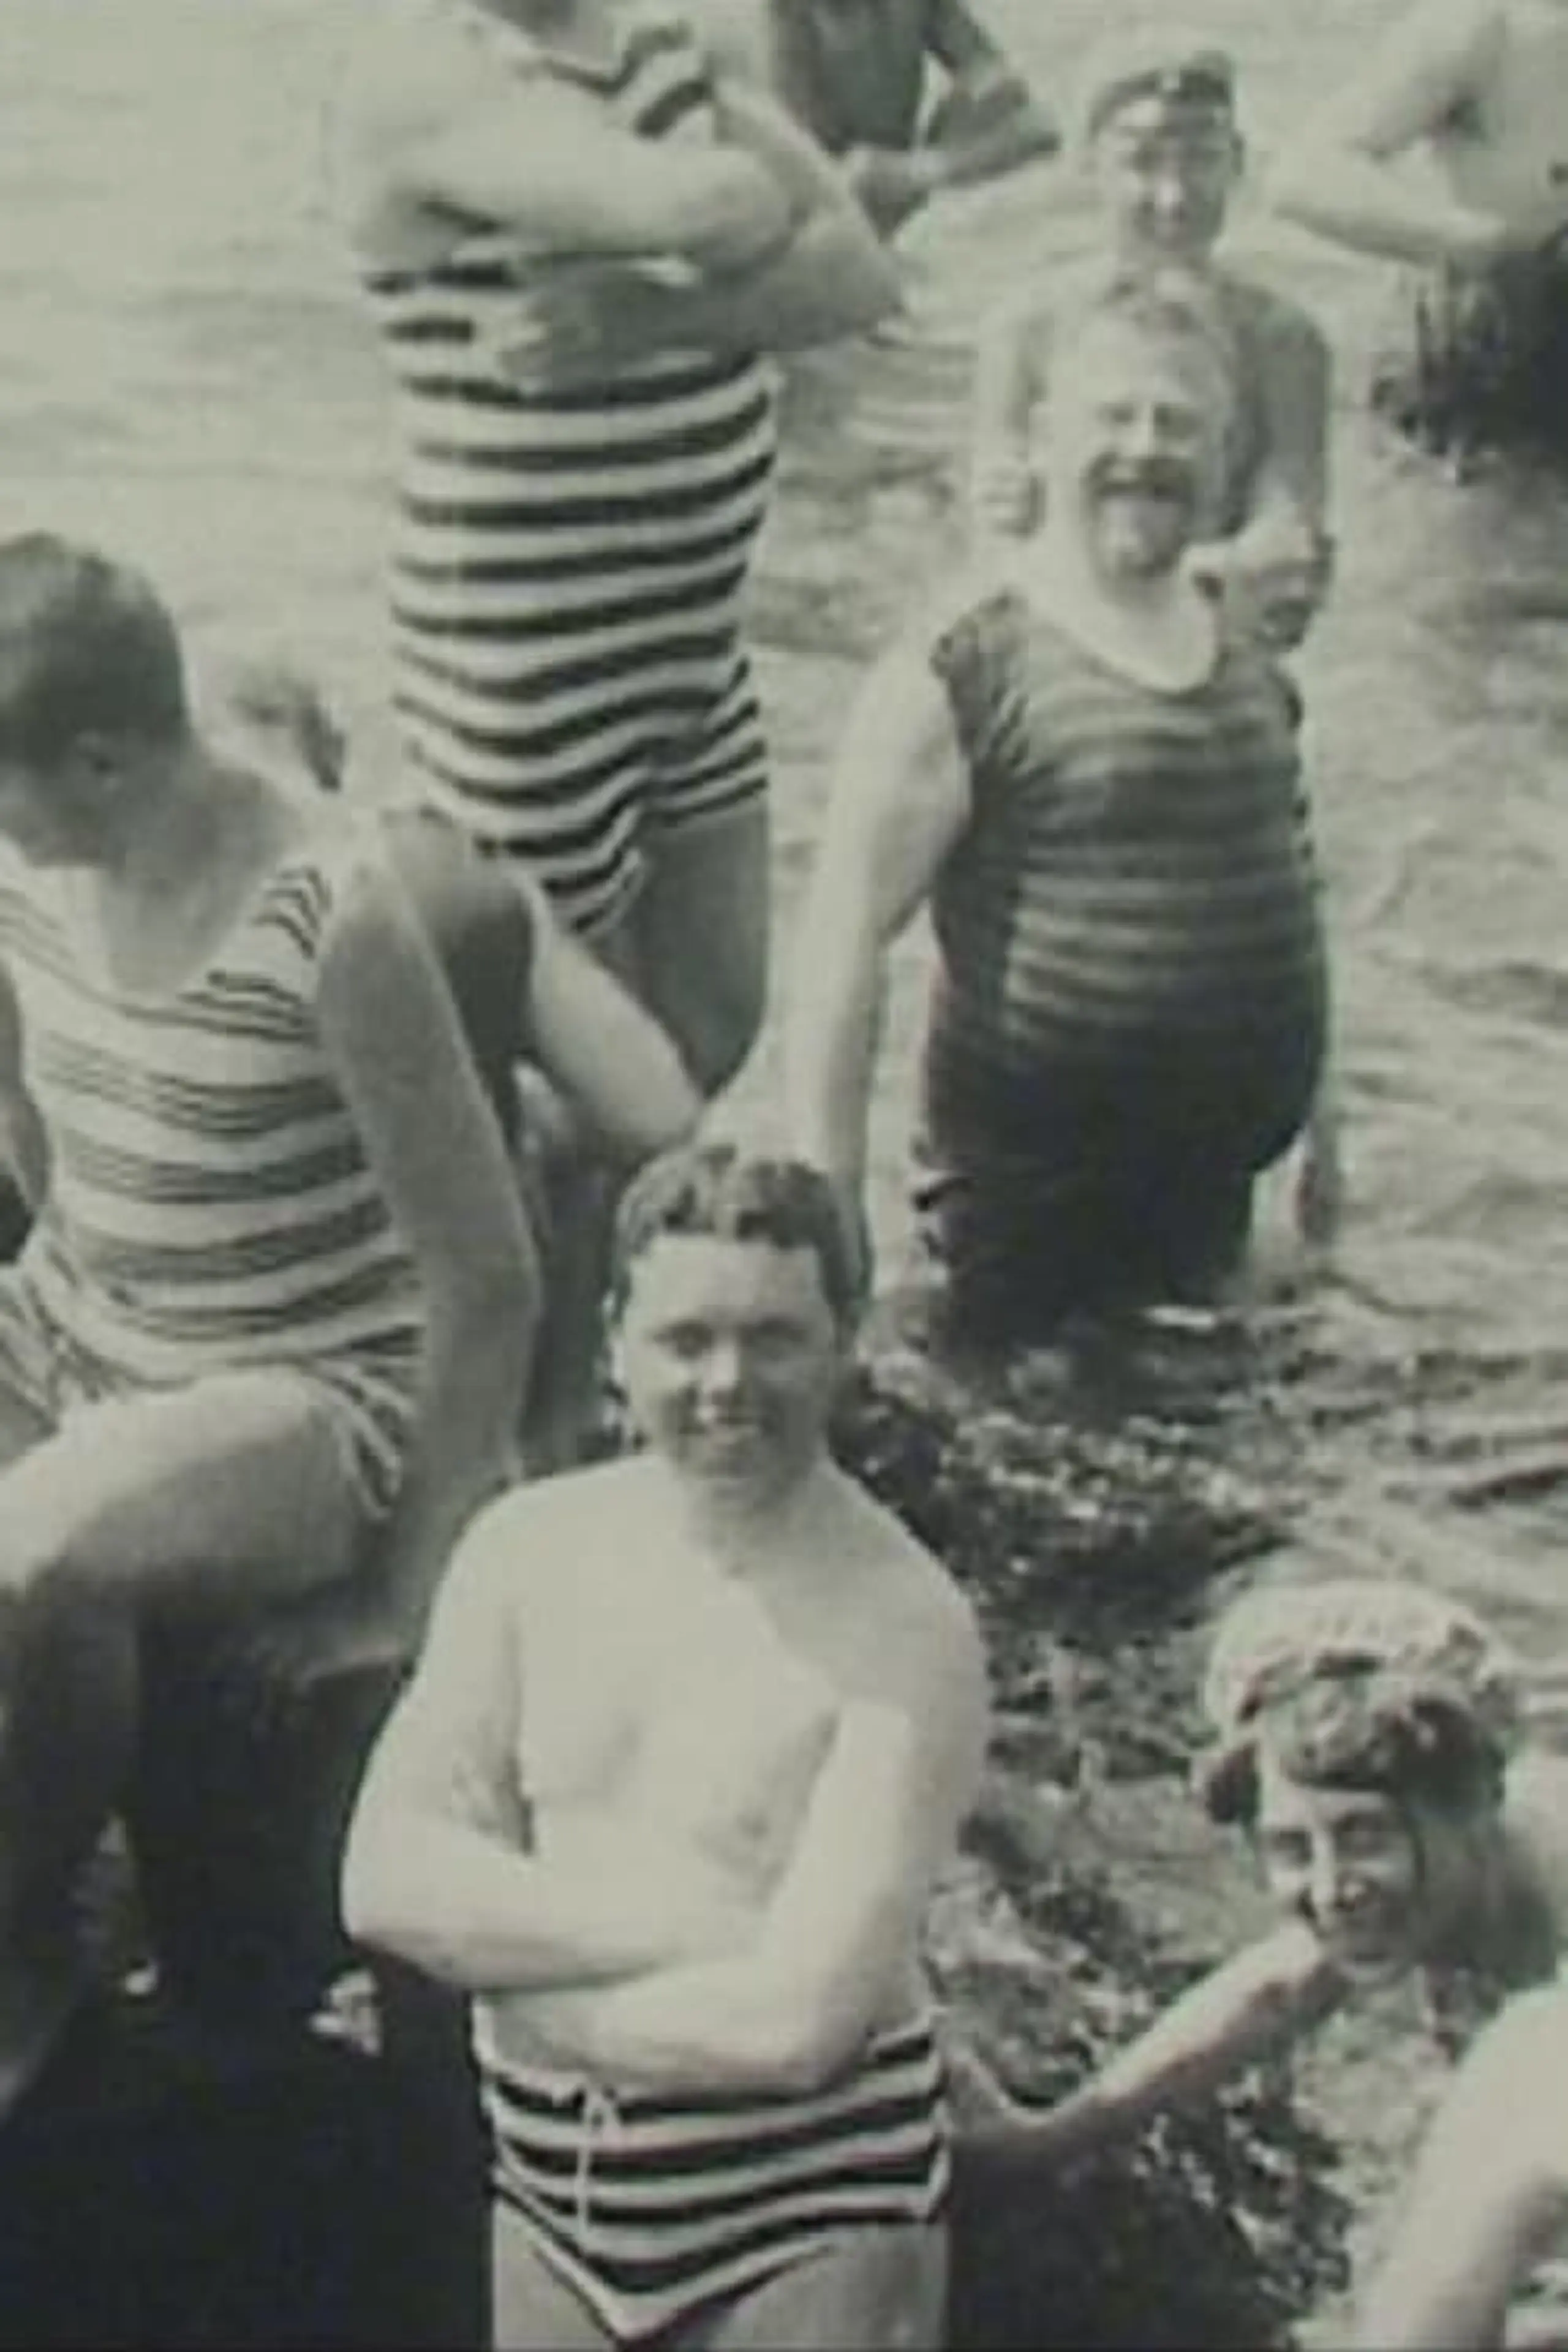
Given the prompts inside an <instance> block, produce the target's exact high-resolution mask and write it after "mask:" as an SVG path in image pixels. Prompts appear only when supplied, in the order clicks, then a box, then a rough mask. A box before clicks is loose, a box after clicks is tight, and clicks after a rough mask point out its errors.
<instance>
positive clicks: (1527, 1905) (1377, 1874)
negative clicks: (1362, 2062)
mask: <svg viewBox="0 0 1568 2352" xmlns="http://www.w3.org/2000/svg"><path fill="white" fill-rule="evenodd" d="M1204 1703H1205V1711H1206V1713H1207V1715H1208V1717H1209V1719H1210V1721H1211V1722H1212V1724H1213V1726H1214V1729H1215V1746H1214V1748H1213V1750H1212V1752H1211V1753H1210V1755H1209V1756H1208V1757H1207V1759H1205V1763H1204V1765H1203V1768H1202V1776H1201V1777H1202V1786H1203V1789H1204V1793H1205V1800H1206V1802H1207V1805H1208V1809H1209V1811H1210V1812H1211V1813H1212V1814H1213V1815H1214V1816H1215V1819H1216V1820H1219V1821H1223V1822H1234V1823H1237V1825H1238V1826H1240V1827H1241V1828H1243V1829H1244V1830H1245V1831H1246V1832H1247V1836H1248V1838H1249V1839H1250V1841H1251V1843H1252V1847H1253V1850H1254V1852H1255V1853H1256V1855H1257V1857H1258V1866H1259V1868H1260V1870H1261V1872H1262V1874H1263V1878H1264V1881H1265V1884H1266V1885H1267V1886H1268V1890H1269V1892H1270V1893H1271V1895H1273V1896H1274V1898H1275V1900H1276V1902H1277V1904H1278V1906H1279V1913H1280V1922H1279V1926H1278V1927H1276V1928H1275V1929H1273V1930H1272V1932H1270V1933H1269V1934H1268V1935H1267V1936H1266V1937H1264V1938H1263V1939H1262V1940H1261V1941H1259V1942H1258V1943H1256V1944H1254V1945H1251V1946H1249V1947H1247V1948H1246V1949H1245V1950H1243V1951H1241V1952H1239V1953H1237V1955H1236V1956H1235V1958H1232V1959H1230V1960H1227V1961H1226V1962H1224V1963H1223V1964H1222V1965H1221V1966H1220V1967H1219V1968H1218V1969H1216V1970H1215V1972H1214V1973H1213V1974H1212V1975H1211V1976H1209V1977H1207V1978H1205V1979H1203V1980H1202V1981H1201V1982H1200V1983H1198V1984H1197V1985H1195V1986H1194V1987H1193V1988H1192V1989H1191V1990H1189V1991H1188V1992H1186V1993H1184V1994H1183V1995H1182V1996H1181V1997H1180V1998H1179V1999H1178V2000H1176V2001H1175V2002H1173V2005H1172V2006H1171V2008H1170V2009H1168V2010H1167V2011H1165V2013H1164V2014H1163V2016H1162V2017H1160V2018H1159V2019H1157V2020H1156V2021H1155V2022H1154V2024H1153V2025H1152V2026H1151V2027H1150V2029H1149V2030H1148V2032H1146V2033H1144V2034H1142V2036H1141V2037H1140V2038H1139V2039H1138V2040H1137V2041H1136V2042H1133V2043H1132V2044H1131V2047H1130V2048H1128V2049H1127V2050H1126V2051H1124V2052H1122V2053H1121V2055H1120V2056H1119V2057H1117V2058H1115V2059H1113V2060H1111V2062H1110V2063H1109V2064H1108V2065H1107V2066H1106V2067H1105V2068H1104V2069H1103V2070H1102V2071H1101V2073H1100V2074H1099V2075H1098V2076H1097V2077H1096V2078H1095V2079H1094V2080H1093V2081H1091V2082H1090V2083H1089V2084H1087V2085H1086V2086H1085V2087H1084V2088H1083V2089H1081V2090H1079V2091H1078V2092H1075V2093H1074V2094H1072V2095H1070V2096H1069V2097H1068V2098H1067V2099H1066V2100H1064V2101H1062V2102H1061V2103H1060V2104H1059V2105H1058V2106H1056V2107H1054V2108H1052V2109H1050V2110H1048V2111H1047V2112H1045V2113H1031V2111H1029V2110H1027V2109H1026V2108H1023V2107H1021V2106H1018V2105H1016V2104H1015V2105H1012V2108H1011V2112H1010V2114H994V2115H993V2116H992V2117H991V2118H990V2119H989V2120H987V2121H984V2122H981V2123H977V2124H976V2125H975V2126H973V2131H972V2133H971V2134H970V2138H971V2140H972V2142H973V2147H974V2148H975V2151H976V2155H977V2158H978V2160H980V2161H982V2162H991V2163H994V2164H998V2165H1000V2166H1002V2167H1003V2168H1005V2169H1007V2170H1012V2169H1014V2168H1028V2167H1030V2166H1033V2165H1036V2164H1038V2165H1039V2166H1041V2167H1042V2168H1043V2169H1045V2170H1046V2171H1047V2172H1048V2171H1050V2170H1051V2169H1053V2168H1060V2167H1062V2166H1068V2165H1073V2164H1078V2163H1080V2162H1082V2161H1084V2160H1086V2159H1089V2158H1092V2157H1093V2156H1094V2155H1095V2154H1096V2153H1098V2152H1100V2151H1102V2150H1104V2149H1106V2148H1108V2147H1113V2146H1115V2145H1117V2144H1118V2143H1120V2142H1122V2141H1124V2140H1126V2139H1127V2138H1129V2137H1131V2135H1133V2134H1134V2133H1136V2132H1137V2131H1138V2130H1139V2129H1140V2127H1141V2126H1142V2125H1143V2124H1144V2123H1145V2122H1146V2121H1147V2120H1148V2119H1149V2118H1150V2117H1151V2116H1153V2115H1154V2114H1156V2113H1157V2112H1158V2111H1159V2110H1160V2109H1161V2108H1163V2107H1165V2106H1168V2105H1173V2104H1175V2103H1177V2102H1181V2101H1185V2100H1190V2099H1194V2098H1199V2097H1202V2096H1204V2095H1205V2094H1206V2093H1208V2092H1210V2091H1212V2090H1213V2089H1214V2088H1215V2087H1216V2085H1217V2084H1220V2083H1221V2082H1223V2081H1224V2080H1225V2079H1226V2077H1227V2076H1228V2075H1230V2074H1233V2073H1235V2072H1237V2070H1238V2069H1240V2068H1241V2067H1243V2066H1245V2065H1247V2064H1248V2063H1252V2062H1253V2061H1255V2060H1257V2059H1259V2058H1261V2057H1263V2056H1265V2055H1267V2054H1268V2053H1269V2052H1271V2051H1276V2050H1279V2049H1280V2048H1283V2047H1287V2046H1289V2044H1290V2043H1291V2042H1294V2041H1295V2040H1297V2039H1299V2038H1300V2037H1301V2036H1303V2035H1306V2034H1308V2033H1310V2032H1313V2031H1314V2030H1315V2029H1316V2028H1317V2027H1318V2026H1319V2025H1320V2024H1321V2023H1322V2022H1323V2021H1325V2020H1326V2019H1327V2018H1328V2017H1329V2016H1331V2014H1332V2013H1333V2012H1334V2011H1336V2010H1338V2009H1339V2008H1341V2007H1342V2005H1343V2004H1345V2003H1346V2002H1348V2001H1352V2000H1355V1999H1356V1998H1357V1996H1358V1994H1363V1993H1364V1992H1366V1991H1369V1990H1372V1989H1373V1988H1375V1987H1377V1986H1379V1985H1381V1984H1384V1983H1385V1982H1387V1981H1388V1980H1389V1979H1394V1978H1395V1977H1398V1976H1400V1975H1403V1974H1405V1972H1407V1971H1409V1970H1412V1969H1414V1970H1416V1971H1418V1972H1419V1974H1420V1977H1421V1979H1422V1980H1423V1983H1424V1986H1425V1988H1426V1994H1427V2000H1428V2006H1429V2011H1430V2015H1431V2020H1432V2024H1433V2028H1434V2031H1435V2032H1436V2033H1437V2035H1438V2037H1439V2039H1440V2040H1441V2042H1443V2045H1444V2047H1445V2048H1446V2049H1447V2050H1448V2051H1450V2052H1451V2053H1459V2052H1461V2051H1464V2050H1466V2049H1467V2047H1468V2055H1466V2056H1465V2057H1464V2060H1463V2063H1462V2064H1461V2065H1460V2067H1459V2070H1458V2074H1456V2076H1455V2077H1454V2080H1453V2083H1452V2085H1451V2088H1450V2090H1449V2092H1448V2095H1447V2098H1446V2099H1445V2101H1444V2103H1443V2105H1442V2108H1441V2110H1440V2112H1439V2114H1438V2116H1437V2118H1436V2123H1435V2124H1434V2126H1432V2130H1431V2134H1430V2137H1429V2138H1428V2140H1427V2142H1426V2147H1425V2148H1424V2150H1423V2152H1422V2154H1421V2156H1420V2158H1419V2160H1418V2163H1417V2166H1416V2172H1415V2187H1414V2192H1413V2194H1412V2196H1411V2198H1410V2199H1409V2200H1408V2203H1407V2205H1406V2208H1405V2212H1404V2215H1403V2218H1402V2221H1401V2222H1400V2224H1399V2226H1398V2228H1397V2229H1396V2231H1395V2234H1394V2241H1393V2243H1392V2245H1391V2247H1390V2248H1389V2250H1388V2252H1386V2254H1385V2256H1384V2261H1383V2263H1382V2265H1381V2267H1380V2268H1379V2270H1378V2272H1377V2274H1376V2275H1375V2276H1374V2277H1373V2280H1372V2282H1371V2283H1370V2284H1369V2286H1368V2287H1367V2289H1366V2291H1365V2293H1364V2294H1363V2298H1362V2301H1361V2305H1360V2309H1359V2312H1358V2315H1357V2320H1356V2326H1355V2334H1354V2341H1355V2342H1356V2343H1358V2344H1364V2345H1365V2346H1366V2347H1368V2352H1371V2347H1384V2352H1388V2347H1395V2346H1397V2347H1413V2352H1414V2347H1426V2352H1437V2347H1472V2346H1473V2347H1481V2346H1491V2345H1496V2344H1498V2343H1500V2341H1501V2340H1502V2339H1501V2330H1502V2323H1503V2318H1504V2315H1505V2312H1506V2309H1507V2305H1508V2303H1509V2300H1510V2296H1511V2295H1512V2294H1514V2292H1515V2291H1516V2290H1517V2289H1518V2288H1519V2287H1520V2286H1521V2284H1522V2283H1523V2281H1524V2279H1525V2277H1526V2275H1527V2273H1528V2271H1529V2269H1530V2267H1531V2263H1532V2262H1533V2261H1534V2260H1535V2259H1536V2257H1537V2256H1538V2255H1539V2253H1540V2252H1541V2251H1542V2248H1543V2245H1544V2244H1545V2243H1546V2242H1549V2241H1550V2239H1551V2238H1552V2235H1553V2234H1556V2233H1560V2232H1561V2231H1563V2229H1564V2227H1568V2123H1565V2121H1564V2116H1563V2101H1562V2096H1561V2088H1560V2086H1561V2083H1562V2079H1563V2066H1564V2063H1568V1992H1565V1988H1564V1984H1563V1978H1562V1976H1561V1973H1560V1969H1561V1959H1562V1955H1563V1950H1564V1948H1565V1946H1568V1762H1564V1761H1563V1759H1561V1758H1558V1757H1555V1756H1552V1755H1549V1754H1547V1753H1545V1752H1544V1751H1539V1750H1531V1749H1530V1748H1527V1747H1525V1746H1524V1745H1523V1744H1522V1743H1521V1738H1520V1715H1519V1677H1518V1672H1517V1668H1516V1667H1515V1665H1514V1664H1513V1662H1512V1661H1511V1659H1510V1657H1509V1655H1508V1654H1507V1652H1506V1651H1505V1650H1504V1649H1503V1647H1502V1645H1501V1644H1500V1643H1499V1642H1497V1641H1496V1640H1495V1639H1494V1637H1493V1636H1492V1635H1491V1634H1490V1633H1489V1631H1488V1630H1487V1628H1486V1627H1485V1626H1484V1625H1482V1624H1481V1623H1480V1622H1479V1620H1478V1619H1476V1618H1475V1617H1474V1616H1473V1615H1472V1614H1471V1613H1470V1612H1468V1610H1466V1609H1464V1608H1462V1607H1460V1606H1459V1605H1458V1603H1456V1602H1454V1601H1448V1600H1447V1599H1446V1598H1444V1597H1442V1596H1440V1595H1437V1594H1436V1593H1433V1592H1431V1591H1428V1590H1427V1589H1426V1588H1425V1587H1423V1586H1421V1585H1418V1584H1416V1583H1414V1582H1402V1581H1398V1580H1385V1579H1374V1578H1364V1579H1362V1578H1358V1579H1335V1580H1325V1581H1323V1582H1321V1583H1307V1584H1293V1585H1279V1586H1270V1587H1266V1588H1264V1589H1262V1590H1260V1591H1256V1592H1254V1593H1251V1594H1249V1595H1247V1597H1246V1598H1245V1599H1243V1600H1242V1601H1239V1602H1237V1604H1236V1605H1235V1607H1234V1608H1233V1609H1232V1610H1231V1611H1230V1612H1229V1613H1228V1614H1227V1616H1226V1618H1225V1619H1224V1621H1223V1622H1222V1623H1221V1625H1220V1627H1219V1629H1218V1632H1217V1634H1216V1637H1215V1644H1214V1649H1213V1653H1212V1656H1211V1662H1210V1666H1209V1671H1208V1675H1207V1678H1206V1682H1205V1693H1204Z"/></svg>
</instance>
